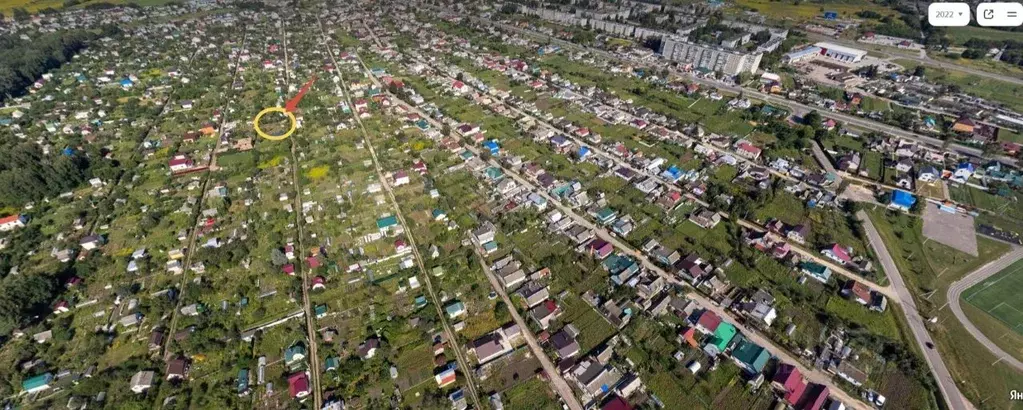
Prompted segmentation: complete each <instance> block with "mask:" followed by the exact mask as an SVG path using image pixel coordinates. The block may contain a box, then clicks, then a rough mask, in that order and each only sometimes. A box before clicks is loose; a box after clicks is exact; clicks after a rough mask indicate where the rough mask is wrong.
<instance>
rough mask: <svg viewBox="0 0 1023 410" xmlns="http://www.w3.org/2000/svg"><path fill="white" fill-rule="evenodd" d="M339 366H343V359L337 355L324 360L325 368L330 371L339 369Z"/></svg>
mask: <svg viewBox="0 0 1023 410" xmlns="http://www.w3.org/2000/svg"><path fill="white" fill-rule="evenodd" d="M338 367H341V359H339V358H337V357H328V358H327V360H326V361H324V369H325V370H326V371H328V372H329V371H331V370H337V368H338Z"/></svg>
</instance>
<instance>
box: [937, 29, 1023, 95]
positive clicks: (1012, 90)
mask: <svg viewBox="0 0 1023 410" xmlns="http://www.w3.org/2000/svg"><path fill="white" fill-rule="evenodd" d="M1016 35H1017V36H1018V35H1019V34H1016ZM925 76H926V77H927V78H928V79H929V80H931V81H934V82H937V83H939V84H955V85H957V86H959V87H960V88H961V89H962V90H963V91H964V92H966V93H967V94H971V95H975V96H977V97H981V98H986V99H989V100H992V101H997V102H1000V103H1002V104H1005V105H1006V106H1008V107H1009V108H1012V109H1014V110H1016V111H1023V85H1017V84H1012V83H1007V82H1004V81H999V80H994V79H990V78H986V77H980V76H976V75H972V74H968V73H964V72H961V71H954V70H946V69H943V68H937V67H927V71H926V74H925Z"/></svg>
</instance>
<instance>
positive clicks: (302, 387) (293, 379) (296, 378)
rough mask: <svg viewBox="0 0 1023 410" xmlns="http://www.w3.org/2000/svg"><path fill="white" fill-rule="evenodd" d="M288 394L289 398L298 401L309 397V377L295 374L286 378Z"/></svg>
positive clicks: (303, 374) (303, 373)
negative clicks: (289, 394)
mask: <svg viewBox="0 0 1023 410" xmlns="http://www.w3.org/2000/svg"><path fill="white" fill-rule="evenodd" d="M288 392H289V393H291V397H292V398H295V399H300V398H303V397H305V396H308V395H309V376H307V375H306V374H305V372H302V373H295V374H293V375H291V376H288Z"/></svg>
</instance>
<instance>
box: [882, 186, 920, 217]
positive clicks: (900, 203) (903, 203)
mask: <svg viewBox="0 0 1023 410" xmlns="http://www.w3.org/2000/svg"><path fill="white" fill-rule="evenodd" d="M915 203H916V197H915V196H913V194H911V193H909V192H906V191H903V190H900V189H896V190H895V191H894V192H892V201H891V203H889V204H888V207H889V208H895V209H901V210H903V211H907V212H908V211H909V209H910V208H912V207H913V204H915Z"/></svg>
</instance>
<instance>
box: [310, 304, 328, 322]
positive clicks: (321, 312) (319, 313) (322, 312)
mask: <svg viewBox="0 0 1023 410" xmlns="http://www.w3.org/2000/svg"><path fill="white" fill-rule="evenodd" d="M313 310H315V312H316V318H317V319H322V318H323V317H324V316H327V305H316V307H315V308H314V309H313Z"/></svg>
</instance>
